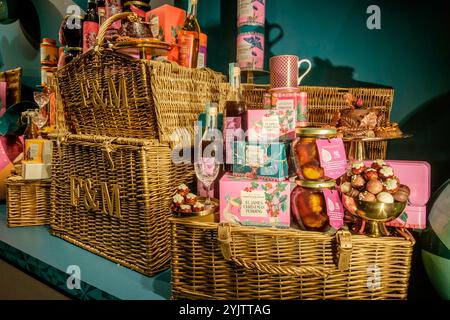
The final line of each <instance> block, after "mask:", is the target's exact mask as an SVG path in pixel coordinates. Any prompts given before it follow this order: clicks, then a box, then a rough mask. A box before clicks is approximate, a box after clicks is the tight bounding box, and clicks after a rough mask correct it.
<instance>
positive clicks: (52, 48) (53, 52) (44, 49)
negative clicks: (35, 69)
mask: <svg viewBox="0 0 450 320" xmlns="http://www.w3.org/2000/svg"><path fill="white" fill-rule="evenodd" d="M41 64H42V65H44V66H49V67H56V66H57V65H58V48H57V47H56V40H55V39H51V38H44V39H43V40H42V43H41Z"/></svg>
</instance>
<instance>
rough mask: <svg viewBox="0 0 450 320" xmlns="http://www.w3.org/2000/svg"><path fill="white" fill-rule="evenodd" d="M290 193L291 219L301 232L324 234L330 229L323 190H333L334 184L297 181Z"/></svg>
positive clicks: (330, 181) (331, 181)
mask: <svg viewBox="0 0 450 320" xmlns="http://www.w3.org/2000/svg"><path fill="white" fill-rule="evenodd" d="M296 183H297V186H296V187H295V188H294V190H292V193H291V214H292V218H293V220H294V221H295V222H297V224H298V225H299V226H300V228H301V229H302V230H307V231H319V232H326V231H328V230H329V229H330V228H331V227H330V218H329V216H328V211H327V203H326V197H325V195H324V189H328V190H335V186H336V182H335V181H334V180H328V181H320V182H318V181H308V180H301V179H297V181H296Z"/></svg>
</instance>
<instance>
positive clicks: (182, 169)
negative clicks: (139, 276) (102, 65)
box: [50, 135, 193, 275]
mask: <svg viewBox="0 0 450 320" xmlns="http://www.w3.org/2000/svg"><path fill="white" fill-rule="evenodd" d="M51 137H52V139H54V141H55V146H54V152H53V163H52V187H51V219H50V226H51V233H52V234H53V235H55V236H58V237H61V238H62V239H64V240H67V241H69V242H71V243H74V244H76V245H78V246H81V247H82V248H84V249H87V250H89V251H91V252H93V253H96V254H98V255H100V256H103V257H105V258H107V259H110V260H112V261H114V262H117V263H120V264H122V265H124V266H126V267H129V268H131V269H134V270H136V271H139V272H141V273H144V274H146V275H154V274H156V273H158V272H160V271H163V270H165V269H166V268H168V267H169V259H170V224H169V220H168V219H169V218H170V216H171V213H170V209H169V205H170V201H171V196H172V194H173V193H174V192H175V187H176V186H177V185H178V184H180V183H190V182H192V179H193V169H192V167H191V166H189V165H179V166H176V165H174V164H173V163H172V159H171V153H172V150H171V149H170V147H169V144H167V143H166V144H162V143H159V141H158V140H144V139H131V138H106V137H100V136H83V135H53V136H51Z"/></svg>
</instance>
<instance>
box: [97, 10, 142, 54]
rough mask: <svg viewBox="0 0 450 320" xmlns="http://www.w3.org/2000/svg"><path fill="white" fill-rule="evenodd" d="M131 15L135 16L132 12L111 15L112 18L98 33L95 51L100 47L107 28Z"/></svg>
mask: <svg viewBox="0 0 450 320" xmlns="http://www.w3.org/2000/svg"><path fill="white" fill-rule="evenodd" d="M131 15H136V14H135V13H134V12H122V13H118V14H115V15H113V16H112V17H110V18H108V19H107V20H106V21H105V22H104V23H103V24H102V26H101V27H100V30H99V31H98V35H97V44H96V46H95V49H96V50H98V48H99V47H101V46H102V45H103V43H104V41H105V35H106V32H107V31H108V29H109V27H111V26H112V24H113V23H114V22H116V21H118V20H122V19H125V18H127V17H129V16H131Z"/></svg>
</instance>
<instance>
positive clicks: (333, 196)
mask: <svg viewBox="0 0 450 320" xmlns="http://www.w3.org/2000/svg"><path fill="white" fill-rule="evenodd" d="M322 191H323V195H324V196H325V204H326V206H327V214H328V217H329V218H330V225H331V226H332V227H333V228H334V229H336V230H339V229H340V228H341V227H342V226H343V225H344V207H343V206H342V202H341V199H340V198H339V192H338V191H336V190H330V189H326V188H324V189H323V190H322Z"/></svg>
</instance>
